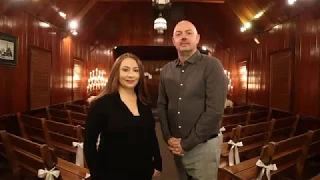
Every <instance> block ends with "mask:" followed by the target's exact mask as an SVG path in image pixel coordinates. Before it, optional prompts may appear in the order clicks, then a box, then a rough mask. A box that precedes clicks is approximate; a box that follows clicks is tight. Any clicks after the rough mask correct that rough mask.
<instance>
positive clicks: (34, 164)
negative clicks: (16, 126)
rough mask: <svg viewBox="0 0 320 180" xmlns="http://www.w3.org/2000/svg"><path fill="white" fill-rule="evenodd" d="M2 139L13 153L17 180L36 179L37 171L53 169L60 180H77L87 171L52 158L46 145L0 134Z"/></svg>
mask: <svg viewBox="0 0 320 180" xmlns="http://www.w3.org/2000/svg"><path fill="white" fill-rule="evenodd" d="M0 134H1V137H2V139H6V140H7V141H8V142H9V145H7V146H6V149H7V150H9V151H12V152H13V155H14V161H15V163H16V164H18V166H19V167H20V168H18V169H15V170H14V171H13V172H14V173H15V177H16V178H17V179H21V178H23V179H24V178H28V179H29V177H31V178H32V179H38V178H36V177H37V174H38V170H39V169H45V168H46V169H48V170H50V169H53V168H55V169H56V170H59V171H60V177H59V178H58V179H61V180H79V179H83V178H85V176H86V173H89V171H88V170H87V169H85V168H81V167H78V166H76V165H74V164H72V163H69V162H66V161H64V160H61V159H59V158H56V157H55V156H54V153H52V150H50V148H49V147H48V146H47V145H46V144H42V145H41V144H37V143H34V142H32V141H29V140H26V139H24V138H21V137H18V136H15V135H12V134H9V133H6V132H5V131H2V132H0Z"/></svg>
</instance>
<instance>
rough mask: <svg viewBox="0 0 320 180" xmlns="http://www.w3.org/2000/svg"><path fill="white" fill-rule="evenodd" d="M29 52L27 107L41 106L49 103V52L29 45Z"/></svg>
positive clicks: (50, 61) (36, 107)
mask: <svg viewBox="0 0 320 180" xmlns="http://www.w3.org/2000/svg"><path fill="white" fill-rule="evenodd" d="M29 53H30V54H29V56H30V57H29V62H28V63H29V70H28V75H29V79H28V80H29V87H28V89H27V91H29V93H28V100H29V104H28V108H29V109H38V108H43V107H45V106H47V105H48V104H50V103H51V97H50V91H51V89H50V87H51V73H50V72H51V64H52V59H51V57H52V56H51V52H50V51H47V50H44V49H40V48H37V47H31V48H30V51H29Z"/></svg>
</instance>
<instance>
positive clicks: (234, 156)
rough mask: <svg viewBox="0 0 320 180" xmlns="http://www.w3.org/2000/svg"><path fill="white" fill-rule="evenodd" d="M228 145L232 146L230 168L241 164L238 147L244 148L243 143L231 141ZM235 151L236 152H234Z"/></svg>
mask: <svg viewBox="0 0 320 180" xmlns="http://www.w3.org/2000/svg"><path fill="white" fill-rule="evenodd" d="M228 144H230V145H232V146H231V148H230V151H229V166H233V165H234V164H239V163H240V157H239V150H238V147H241V146H243V144H242V142H237V143H235V142H233V141H232V140H229V142H228ZM233 149H234V152H233Z"/></svg>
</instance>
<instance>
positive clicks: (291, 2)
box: [288, 0, 297, 5]
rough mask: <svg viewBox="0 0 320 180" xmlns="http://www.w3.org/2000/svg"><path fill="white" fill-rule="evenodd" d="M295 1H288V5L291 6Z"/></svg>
mask: <svg viewBox="0 0 320 180" xmlns="http://www.w3.org/2000/svg"><path fill="white" fill-rule="evenodd" d="M296 1H297V0H288V4H289V5H293V4H294V3H295V2H296Z"/></svg>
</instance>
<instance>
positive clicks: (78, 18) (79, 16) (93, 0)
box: [73, 0, 97, 22]
mask: <svg viewBox="0 0 320 180" xmlns="http://www.w3.org/2000/svg"><path fill="white" fill-rule="evenodd" d="M96 3H97V0H90V1H88V2H87V4H86V5H85V6H84V8H82V9H81V11H80V12H79V13H78V14H77V15H76V16H75V17H74V18H73V19H74V20H76V21H78V22H79V21H81V19H82V18H83V17H84V16H85V15H86V14H87V13H88V12H89V10H90V9H91V8H92V7H93V6H94V5H95V4H96Z"/></svg>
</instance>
